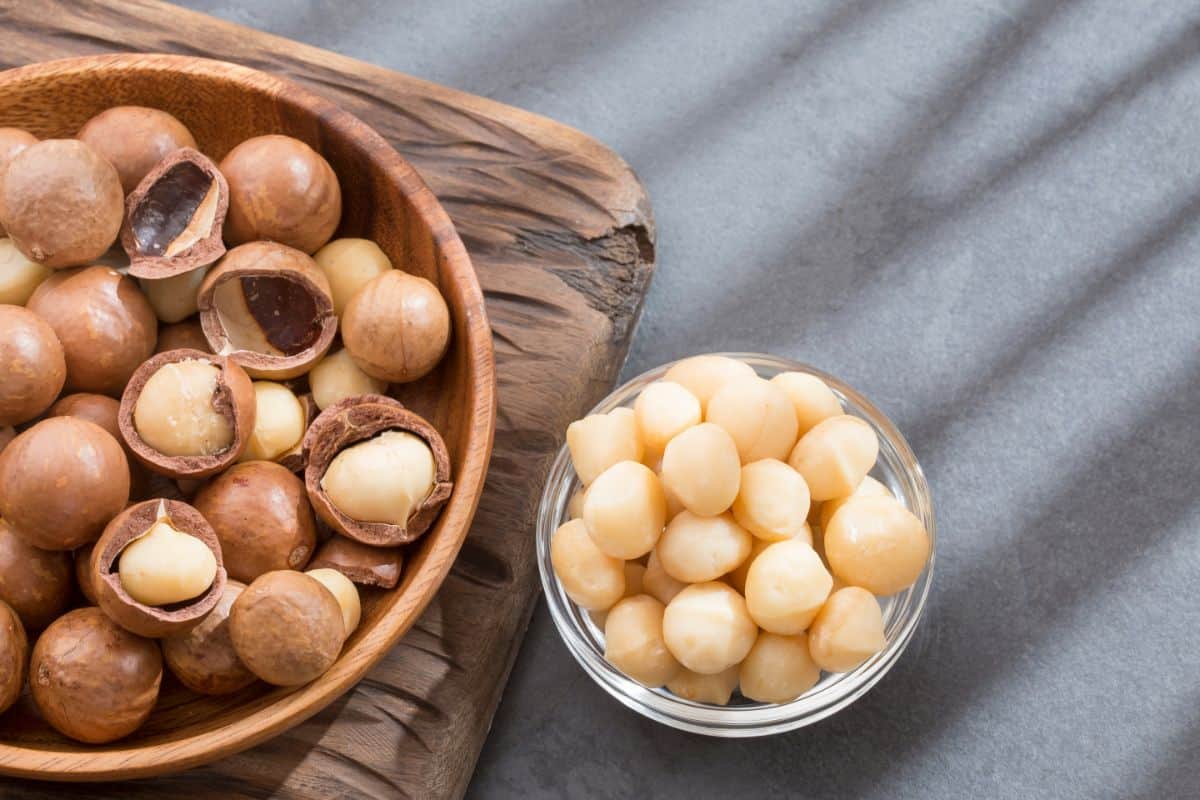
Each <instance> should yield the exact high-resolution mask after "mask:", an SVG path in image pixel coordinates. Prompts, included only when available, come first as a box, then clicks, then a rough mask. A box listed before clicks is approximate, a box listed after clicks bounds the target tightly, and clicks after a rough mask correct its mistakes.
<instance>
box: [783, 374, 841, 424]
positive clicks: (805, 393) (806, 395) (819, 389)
mask: <svg viewBox="0 0 1200 800" xmlns="http://www.w3.org/2000/svg"><path fill="white" fill-rule="evenodd" d="M771 383H773V384H775V385H776V386H778V387H779V388H780V389H782V390H783V393H784V394H786V395H787V397H788V399H789V400H791V401H792V408H793V409H794V410H795V412H796V422H797V424H798V425H799V428H800V429H799V434H800V435H801V436H803V435H804V434H806V433H808V432H809V431H810V430H812V429H813V427H814V426H815V425H816V424H817V423H818V422H821V421H822V420H826V419H829V418H830V417H836V416H840V415H841V414H844V413H846V412H845V411H843V410H842V401H841V400H838V399H837V395H835V394H834V393H833V390H832V389H830V388H829V387H828V386H826V385H825V381H823V380H821V379H820V378H818V377H817V376H816V375H809V374H808V373H807V372H781V373H779V374H778V375H776V376H775V377H774V378H772V379H771Z"/></svg>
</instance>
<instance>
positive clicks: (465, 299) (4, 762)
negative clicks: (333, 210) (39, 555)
mask: <svg viewBox="0 0 1200 800" xmlns="http://www.w3.org/2000/svg"><path fill="white" fill-rule="evenodd" d="M101 70H103V71H107V72H114V73H120V72H151V73H153V72H160V73H162V74H163V75H164V76H165V75H179V74H187V75H198V76H204V77H206V78H209V79H213V80H219V81H223V82H227V83H233V84H237V85H240V86H242V87H244V88H246V89H247V90H251V91H258V92H263V93H265V94H267V95H269V96H275V97H278V98H284V97H285V98H286V102H288V103H289V104H292V105H294V106H298V107H304V108H306V109H307V110H308V111H310V112H311V113H312V115H313V116H315V117H318V118H319V119H320V121H321V123H322V124H323V125H324V126H327V127H329V128H331V129H333V130H336V131H338V132H339V133H341V134H342V135H343V136H345V137H346V138H347V139H349V140H352V141H355V142H357V143H358V144H359V146H360V147H363V148H365V149H367V150H369V151H370V153H371V157H372V159H374V160H376V161H378V162H381V169H382V171H383V172H385V173H386V174H387V175H388V177H389V178H390V179H391V180H392V181H393V182H394V183H395V185H396V186H397V188H398V190H399V191H400V192H401V193H402V194H403V195H404V196H405V197H406V198H407V201H408V202H409V203H410V204H411V206H412V209H413V213H415V214H416V215H417V216H418V217H419V218H420V219H422V220H423V221H424V223H425V224H426V225H428V226H429V229H430V232H431V237H432V238H433V240H434V242H435V243H436V244H437V246H438V247H440V248H441V250H442V252H443V253H444V258H445V264H446V267H445V269H446V272H447V273H448V274H449V276H450V278H451V280H450V281H443V282H442V285H443V292H445V293H446V294H447V295H450V296H452V297H454V299H455V300H456V301H457V302H456V303H452V304H451V307H452V308H453V306H454V305H458V306H459V307H460V308H461V309H462V316H463V319H462V320H461V325H462V329H463V330H464V331H465V332H466V336H465V337H464V341H462V342H461V343H460V345H459V346H461V347H464V348H466V353H467V355H466V357H465V359H464V366H465V369H466V372H467V384H468V386H469V390H470V392H471V407H470V415H471V416H470V424H469V425H467V426H464V429H463V439H462V442H461V444H460V445H459V449H460V451H461V452H463V453H465V454H466V458H465V459H464V464H463V465H462V468H461V470H460V471H459V472H458V473H457V474H456V475H455V476H454V480H455V488H454V493H453V495H451V497H450V501H449V502H448V503H447V504H446V506H445V507H444V508H443V510H442V515H441V518H440V519H439V520H438V523H437V529H438V530H439V531H441V536H440V538H439V539H438V540H437V542H436V544H435V545H434V547H433V549H432V550H431V551H430V552H429V553H428V555H427V556H426V557H425V558H424V560H423V562H422V564H421V566H420V568H419V569H418V570H417V572H416V574H415V575H414V576H413V577H412V579H411V582H410V584H409V589H408V591H407V592H405V593H404V594H403V595H399V596H398V597H397V600H396V601H395V604H394V606H393V607H392V608H391V609H388V610H387V611H386V612H385V613H384V614H383V615H381V617H380V619H379V620H378V621H377V622H376V623H375V625H374V626H373V627H372V628H371V629H370V630H368V631H365V632H364V634H363V635H362V636H361V637H360V638H359V639H358V641H356V642H355V643H354V645H353V646H352V647H349V648H347V649H346V650H344V651H343V652H342V653H341V654H340V655H339V656H338V660H337V661H336V662H335V663H334V665H333V666H332V667H330V669H329V670H328V671H327V672H326V673H325V674H323V675H322V676H320V677H319V678H317V679H316V680H314V681H313V682H312V683H309V684H306V685H305V686H302V687H299V688H298V689H294V690H287V689H280V688H274V689H272V690H270V691H268V692H266V693H264V694H263V695H261V696H260V697H258V698H255V699H254V701H252V702H251V703H250V704H249V707H250V708H251V709H252V710H251V711H250V713H247V714H245V715H244V716H241V717H238V718H236V719H233V720H232V721H230V722H228V723H226V724H223V725H221V726H219V727H215V728H211V727H203V726H201V730H200V732H197V733H194V734H191V735H187V736H184V737H181V738H177V739H171V740H169V741H165V742H156V741H148V742H143V743H140V744H137V745H123V744H122V742H121V740H118V741H116V742H114V743H112V744H110V745H101V746H94V747H93V746H85V745H75V743H71V746H77V747H80V748H82V747H88V749H86V750H83V749H80V750H72V749H63V746H57V749H55V748H56V746H54V745H51V746H48V747H36V748H35V747H27V746H23V745H15V744H12V743H9V742H4V741H0V774H5V775H12V776H17V777H25V778H34V779H42V780H69V781H85V780H125V779H131V778H143V777H150V776H154V775H162V774H165V773H171V772H178V771H181V770H184V769H188V768H191V767H196V766H199V765H202V764H207V763H209V762H212V761H215V760H217V759H220V758H224V757H226V756H230V755H233V754H234V753H238V752H240V751H242V750H245V749H247V748H249V747H253V746H254V745H256V744H259V743H261V742H263V741H266V740H267V739H270V738H272V737H274V736H276V735H278V734H279V733H282V732H283V731H285V730H287V729H289V728H291V727H293V726H295V725H298V724H299V723H301V722H303V721H305V720H306V719H308V718H309V717H311V716H313V715H314V714H316V713H317V712H319V711H320V710H321V709H323V708H325V707H326V706H327V705H329V704H330V703H332V702H333V701H334V700H336V699H337V698H338V697H340V696H341V695H343V694H344V693H345V692H347V691H348V690H349V689H351V688H352V687H353V686H354V685H355V684H357V683H358V682H359V681H360V680H361V679H362V678H363V676H364V675H365V674H366V673H367V671H368V670H369V669H371V667H373V666H374V665H375V664H376V663H377V662H378V661H379V660H380V659H381V658H383V656H384V655H386V654H387V652H388V651H389V650H390V649H391V648H392V647H393V646H394V645H395V644H396V642H397V641H399V639H400V638H401V637H402V636H403V635H404V634H405V633H406V632H407V631H408V629H409V628H410V627H412V625H413V624H414V623H415V622H416V621H417V619H418V618H419V616H420V615H421V612H422V611H423V610H424V609H425V607H426V606H427V605H428V604H429V602H430V601H431V600H432V599H433V597H434V595H436V594H437V590H438V588H440V586H441V585H442V583H443V581H444V580H445V578H446V576H447V575H448V574H449V572H450V569H451V567H452V566H453V564H454V561H455V557H456V556H457V554H458V552H459V550H460V549H461V547H462V544H463V542H464V541H465V540H466V536H467V533H468V532H469V530H470V527H471V522H472V520H473V518H474V515H475V510H476V508H477V506H478V504H479V498H480V495H481V494H482V492H483V486H484V479H485V477H486V475H487V466H488V462H489V460H490V457H491V451H492V444H493V441H494V436H495V422H496V374H495V356H494V352H493V349H492V337H491V327H490V324H489V322H488V317H487V309H486V307H485V305H484V299H483V292H482V289H481V288H480V285H479V280H478V277H477V275H476V272H475V269H474V266H473V265H472V263H471V260H470V257H469V256H468V254H467V250H466V247H465V246H464V245H463V243H462V240H461V239H460V238H459V235H458V232H457V231H456V230H455V227H454V224H453V222H451V220H450V217H449V215H448V214H447V213H446V211H445V209H444V208H443V207H442V205H441V204H440V203H439V202H438V200H437V198H436V197H435V196H434V194H433V192H432V191H431V190H430V188H429V187H428V185H427V184H426V183H425V181H424V179H423V178H422V177H421V176H420V174H419V173H418V172H417V171H416V169H415V168H414V167H413V166H412V165H411V164H410V163H409V162H408V161H407V160H406V159H405V158H404V157H403V156H401V155H400V153H399V152H397V151H396V149H395V148H394V147H392V145H391V144H390V143H388V142H387V140H386V139H384V138H383V136H381V135H380V134H379V133H378V132H376V131H375V130H374V129H373V128H372V127H370V126H369V125H368V124H367V123H365V122H363V121H362V120H360V119H359V118H358V117H356V116H354V115H353V114H351V113H350V112H348V111H346V110H344V109H342V108H341V107H339V106H337V105H336V104H335V103H333V102H332V101H330V100H327V99H325V98H324V97H321V96H320V95H318V94H315V93H314V92H312V91H310V90H308V89H306V88H304V87H302V86H299V85H297V84H296V83H293V82H292V81H289V80H286V79H284V78H280V77H277V76H275V75H272V74H269V73H266V72H263V71H260V70H256V69H253V68H250V67H245V66H242V65H240V64H235V63H232V62H228V61H221V60H217V59H208V58H198V57H193V56H180V55H173V54H143V53H117V54H106V55H93V56H79V57H73V58H64V59H57V60H53V61H45V62H39V63H34V64H28V65H25V66H21V67H16V68H14V69H10V70H5V71H3V72H0V84H11V83H19V82H31V83H32V82H35V81H38V80H45V79H47V78H48V77H52V76H53V77H61V76H69V75H76V74H79V73H81V72H96V71H101ZM455 321H456V322H460V321H459V320H457V319H456V320H455Z"/></svg>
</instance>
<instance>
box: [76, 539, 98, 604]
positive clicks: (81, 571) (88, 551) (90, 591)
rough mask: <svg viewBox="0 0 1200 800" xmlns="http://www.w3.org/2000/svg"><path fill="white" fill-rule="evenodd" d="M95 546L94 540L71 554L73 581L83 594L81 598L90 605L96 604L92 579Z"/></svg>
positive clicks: (94, 586)
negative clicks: (73, 572)
mask: <svg viewBox="0 0 1200 800" xmlns="http://www.w3.org/2000/svg"><path fill="white" fill-rule="evenodd" d="M95 547H96V543H95V542H92V543H91V544H88V545H84V546H83V547H81V548H79V549H78V550H76V551H75V553H74V556H73V560H74V562H75V583H76V585H77V586H79V591H80V593H82V594H83V598H84V599H85V600H87V601H88V602H89V603H90V604H92V605H97V602H96V584H95V583H94V582H93V581H92V550H93V549H95Z"/></svg>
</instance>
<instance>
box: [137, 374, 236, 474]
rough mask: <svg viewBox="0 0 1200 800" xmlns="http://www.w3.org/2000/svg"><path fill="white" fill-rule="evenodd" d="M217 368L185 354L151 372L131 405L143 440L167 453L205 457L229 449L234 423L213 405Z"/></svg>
mask: <svg viewBox="0 0 1200 800" xmlns="http://www.w3.org/2000/svg"><path fill="white" fill-rule="evenodd" d="M220 376H221V370H220V369H218V368H217V367H216V366H215V365H213V364H210V363H208V362H207V361H201V360H199V359H188V360H185V361H176V362H173V363H170V364H164V365H163V366H162V367H160V368H159V370H158V371H157V372H155V373H154V374H153V375H151V376H150V379H149V380H147V381H146V385H145V386H144V387H143V388H142V391H141V394H140V395H139V396H138V399H137V405H136V406H134V410H133V424H134V427H135V428H136V429H137V432H138V435H139V436H141V437H142V439H143V440H145V442H146V444H148V445H150V446H151V447H153V448H154V449H155V450H157V451H158V452H160V453H162V454H164V455H168V456H207V455H214V454H216V453H221V452H223V451H225V450H228V449H229V447H230V446H231V445H232V444H233V426H232V425H231V424H230V420H229V418H228V417H226V416H225V415H224V414H221V413H220V412H219V411H217V410H216V409H215V408H214V407H213V395H214V393H215V392H216V390H217V382H218V379H219V378H220Z"/></svg>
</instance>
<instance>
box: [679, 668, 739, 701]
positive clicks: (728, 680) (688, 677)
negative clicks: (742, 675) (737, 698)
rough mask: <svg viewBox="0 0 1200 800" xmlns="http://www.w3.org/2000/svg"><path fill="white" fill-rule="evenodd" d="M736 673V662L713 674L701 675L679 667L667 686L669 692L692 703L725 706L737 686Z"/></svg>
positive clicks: (737, 670)
mask: <svg viewBox="0 0 1200 800" xmlns="http://www.w3.org/2000/svg"><path fill="white" fill-rule="evenodd" d="M738 673H739V669H738V665H737V664H734V665H733V666H732V667H730V668H729V669H727V670H722V671H721V672H717V673H715V674H713V675H701V674H700V673H699V672H692V671H691V670H690V669H683V668H682V667H681V668H680V670H679V672H677V673H676V674H675V677H673V678H671V680H669V681H667V688H668V689H670V690H671V694H674V695H676V696H678V697H682V698H683V699H684V700H691V701H692V702H693V703H708V704H709V705H714V706H727V705H729V698H731V697H732V696H733V690H734V689H736V688H737V685H738Z"/></svg>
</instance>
